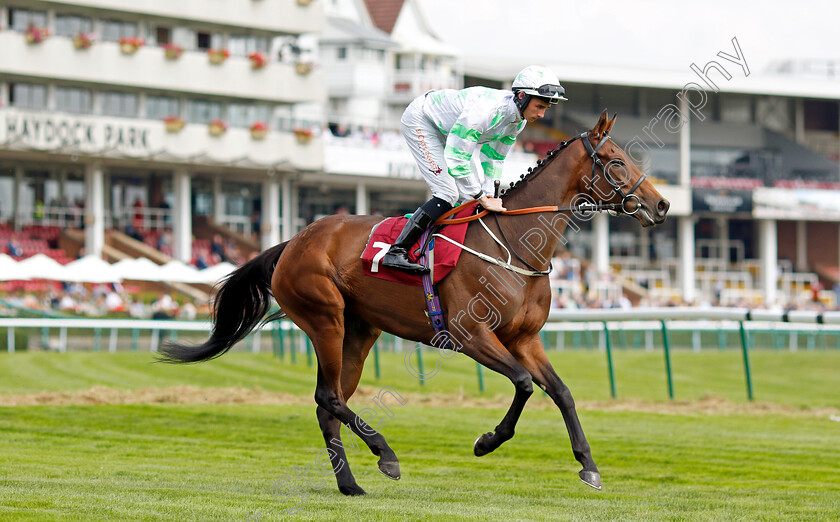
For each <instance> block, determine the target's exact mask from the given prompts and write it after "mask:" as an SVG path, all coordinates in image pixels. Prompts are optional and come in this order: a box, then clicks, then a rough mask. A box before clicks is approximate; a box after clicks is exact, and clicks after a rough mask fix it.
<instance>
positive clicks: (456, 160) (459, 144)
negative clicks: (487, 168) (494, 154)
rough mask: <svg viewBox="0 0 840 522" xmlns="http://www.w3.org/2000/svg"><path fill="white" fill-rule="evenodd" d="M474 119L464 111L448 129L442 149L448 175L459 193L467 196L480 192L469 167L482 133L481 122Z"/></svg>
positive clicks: (479, 186) (479, 187) (473, 116)
mask: <svg viewBox="0 0 840 522" xmlns="http://www.w3.org/2000/svg"><path fill="white" fill-rule="evenodd" d="M471 116H472V117H471ZM476 119H477V118H475V115H471V114H470V112H469V111H464V113H462V114H461V116H460V117H459V118H458V120H456V122H455V124H454V125H453V126H452V128H451V129H449V134H448V135H447V137H446V146H445V147H444V149H443V156H444V158H446V166H447V168H448V170H449V175H450V176H452V177H453V178H455V180H456V183H457V184H458V185H459V188H460V190H461V192H462V193H463V194H469V195H474V194H477V193H478V192H479V191H480V190H481V185H480V184H479V183H478V180H477V179H476V176H475V175H474V174H473V171H472V165H471V160H472V157H473V154H474V153H475V149H476V148H477V147H478V140H479V138H480V137H481V132H482V129H481V127H482V125H481V122H480V121H476Z"/></svg>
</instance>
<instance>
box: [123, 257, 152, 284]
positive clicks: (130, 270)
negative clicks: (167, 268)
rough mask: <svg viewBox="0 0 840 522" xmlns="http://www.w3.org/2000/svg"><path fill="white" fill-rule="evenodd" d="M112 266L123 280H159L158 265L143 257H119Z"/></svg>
mask: <svg viewBox="0 0 840 522" xmlns="http://www.w3.org/2000/svg"><path fill="white" fill-rule="evenodd" d="M112 266H113V268H114V269H116V271H117V274H119V276H120V278H121V279H123V280H125V279H128V280H131V281H160V266H158V265H156V264H155V263H154V262H152V261H150V260H148V259H146V258H145V257H140V258H137V259H131V258H127V259H121V260H119V261H117V262H116V263H114V264H113V265H112Z"/></svg>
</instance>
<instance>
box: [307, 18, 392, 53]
mask: <svg viewBox="0 0 840 522" xmlns="http://www.w3.org/2000/svg"><path fill="white" fill-rule="evenodd" d="M319 41H320V42H321V43H359V44H362V45H366V46H368V47H395V46H396V45H397V43H396V42H394V41H393V40H391V38H390V37H389V36H388V34H387V33H385V32H384V31H382V30H380V29H377V28H376V27H366V26H364V25H362V24H360V23H358V22H356V21H354V20H348V19H347V18H336V17H331V16H330V17H327V25H326V27H325V29H324V32H323V33H322V34H321V35H320V37H319Z"/></svg>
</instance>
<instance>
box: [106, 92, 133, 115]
mask: <svg viewBox="0 0 840 522" xmlns="http://www.w3.org/2000/svg"><path fill="white" fill-rule="evenodd" d="M102 114H104V115H105V116H118V117H123V118H136V117H137V95H136V94H129V93H125V92H115V91H103V92H102Z"/></svg>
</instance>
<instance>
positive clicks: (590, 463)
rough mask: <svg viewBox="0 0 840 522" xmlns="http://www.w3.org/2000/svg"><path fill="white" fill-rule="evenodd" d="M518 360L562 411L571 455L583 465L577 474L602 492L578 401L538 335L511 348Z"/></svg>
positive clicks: (519, 341) (529, 337) (525, 338)
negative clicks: (578, 408) (564, 381)
mask: <svg viewBox="0 0 840 522" xmlns="http://www.w3.org/2000/svg"><path fill="white" fill-rule="evenodd" d="M508 348H509V349H510V351H511V353H512V354H513V355H514V356H515V357H516V360H517V361H519V363H520V364H521V365H522V366H523V367H524V368H525V369H526V370H528V371H529V372H530V373H531V376H532V377H533V378H534V381H535V382H536V383H537V384H538V385H539V386H540V387H541V388H542V389H543V390H545V392H546V393H547V394H548V396H549V397H551V399H552V400H553V401H554V404H556V405H557V407H558V408H560V412H561V413H562V414H563V420H564V421H565V422H566V429H567V430H568V432H569V438H570V439H571V442H572V452H573V453H574V455H575V459H576V460H577V461H578V462H580V463H581V465H582V466H583V469H582V470H581V471H580V472H579V473H578V475H579V476H580V479H581V480H582V481H583V482H584V483H586V484H588V485H590V486H592V487H593V488H596V489H601V474H600V473H599V472H598V467H597V466H595V461H594V460H592V452H591V450H590V448H589V443H588V442H587V441H586V436H585V435H584V434H583V428H582V427H581V425H580V420H579V419H578V416H577V411H576V410H575V401H574V399H572V392H571V391H569V387H568V386H566V385H565V384H564V383H563V381H562V380H561V379H560V377H559V376H558V375H557V372H555V371H554V368H553V367H552V366H551V363H550V362H549V361H548V357H546V355H545V348H544V347H543V344H542V339H540V336H539V335H538V334H533V335H528V336H527V337H524V338H521V339H519V340H517V342H516V343H513V344H511V345H510V346H508Z"/></svg>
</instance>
